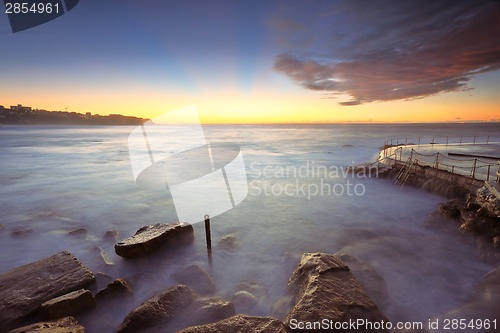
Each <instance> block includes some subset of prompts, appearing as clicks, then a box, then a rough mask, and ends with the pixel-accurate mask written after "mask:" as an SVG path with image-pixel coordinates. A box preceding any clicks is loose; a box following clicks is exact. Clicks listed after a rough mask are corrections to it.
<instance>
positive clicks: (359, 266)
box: [335, 252, 389, 309]
mask: <svg viewBox="0 0 500 333" xmlns="http://www.w3.org/2000/svg"><path fill="white" fill-rule="evenodd" d="M335 256H336V257H339V258H340V259H342V261H343V262H344V263H345V264H346V265H348V266H349V270H350V271H351V272H352V274H353V275H354V277H355V278H356V280H357V281H359V284H360V285H361V287H363V289H365V291H366V292H367V294H368V295H369V296H370V298H371V299H372V301H373V302H374V303H375V304H376V305H377V306H378V307H379V308H380V309H386V308H387V305H388V304H389V292H388V291H387V285H386V283H385V280H384V278H383V277H382V276H380V274H378V273H377V271H376V270H375V267H373V266H372V265H370V264H368V263H366V262H363V261H360V260H358V259H357V258H356V257H354V256H352V255H350V254H347V253H345V252H337V253H335Z"/></svg>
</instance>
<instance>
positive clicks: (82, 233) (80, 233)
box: [68, 228, 87, 237]
mask: <svg viewBox="0 0 500 333" xmlns="http://www.w3.org/2000/svg"><path fill="white" fill-rule="evenodd" d="M68 235H70V236H78V237H85V236H87V229H84V228H79V229H75V230H71V231H69V232H68Z"/></svg>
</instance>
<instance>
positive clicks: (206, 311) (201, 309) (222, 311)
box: [186, 297, 235, 325]
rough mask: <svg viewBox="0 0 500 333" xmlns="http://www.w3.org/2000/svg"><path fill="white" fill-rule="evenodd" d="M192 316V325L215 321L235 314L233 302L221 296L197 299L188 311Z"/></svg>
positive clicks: (187, 313)
mask: <svg viewBox="0 0 500 333" xmlns="http://www.w3.org/2000/svg"><path fill="white" fill-rule="evenodd" d="M186 315H188V316H189V317H192V318H193V319H192V321H191V323H192V325H202V324H207V323H213V322H216V321H219V320H222V319H226V318H229V317H231V316H234V315H235V310H234V305H233V303H231V302H229V301H226V300H225V299H222V298H220V297H205V298H200V299H198V300H196V301H195V302H194V303H193V305H192V306H191V307H190V308H189V310H188V311H187V312H186Z"/></svg>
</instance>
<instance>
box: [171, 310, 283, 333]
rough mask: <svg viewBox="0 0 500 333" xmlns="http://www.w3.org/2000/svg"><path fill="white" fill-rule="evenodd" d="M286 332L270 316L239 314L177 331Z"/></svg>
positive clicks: (276, 320)
mask: <svg viewBox="0 0 500 333" xmlns="http://www.w3.org/2000/svg"><path fill="white" fill-rule="evenodd" d="M212 332H218V333H261V332H266V333H286V329H285V326H284V325H283V323H282V322H281V321H279V320H278V319H275V318H271V317H257V316H249V315H244V314H239V315H236V316H233V317H229V318H227V319H224V320H221V321H218V322H215V323H212V324H206V325H199V326H192V327H188V328H185V329H183V330H181V331H179V332H178V333H212Z"/></svg>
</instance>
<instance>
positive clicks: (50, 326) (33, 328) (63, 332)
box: [9, 317, 85, 333]
mask: <svg viewBox="0 0 500 333" xmlns="http://www.w3.org/2000/svg"><path fill="white" fill-rule="evenodd" d="M35 332H43V333H85V327H83V326H81V325H79V324H78V321H76V319H75V318H73V317H64V318H61V319H59V320H53V321H44V322H40V323H35V324H31V325H28V326H23V327H20V328H16V329H15V330H12V331H9V333H35Z"/></svg>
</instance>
